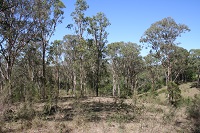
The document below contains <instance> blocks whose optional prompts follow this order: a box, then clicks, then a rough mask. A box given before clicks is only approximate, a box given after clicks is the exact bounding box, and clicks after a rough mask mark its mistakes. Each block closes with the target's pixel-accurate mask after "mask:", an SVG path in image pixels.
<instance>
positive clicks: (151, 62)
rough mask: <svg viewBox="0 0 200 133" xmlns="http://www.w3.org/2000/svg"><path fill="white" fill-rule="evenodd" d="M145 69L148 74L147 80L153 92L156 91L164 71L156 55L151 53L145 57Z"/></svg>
mask: <svg viewBox="0 0 200 133" xmlns="http://www.w3.org/2000/svg"><path fill="white" fill-rule="evenodd" d="M144 61H145V69H146V72H147V73H148V74H147V75H146V79H147V80H148V81H149V80H150V82H151V90H152V91H155V90H156V88H157V87H156V82H157V81H158V80H159V79H161V77H160V75H161V74H162V70H161V69H160V65H161V64H160V61H159V60H158V59H157V58H156V55H154V54H152V53H150V54H148V55H147V56H145V57H144Z"/></svg>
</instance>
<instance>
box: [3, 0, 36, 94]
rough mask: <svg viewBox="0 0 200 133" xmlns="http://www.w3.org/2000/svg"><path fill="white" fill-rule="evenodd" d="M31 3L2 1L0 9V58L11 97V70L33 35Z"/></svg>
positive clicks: (33, 25)
mask: <svg viewBox="0 0 200 133" xmlns="http://www.w3.org/2000/svg"><path fill="white" fill-rule="evenodd" d="M32 7H33V1H31V0H19V1H13V0H3V1H1V8H0V56H1V58H3V60H4V61H5V63H6V68H5V69H4V68H3V69H4V70H5V71H3V70H2V67H3V66H2V65H1V72H2V73H4V72H5V73H4V74H3V76H4V79H5V80H6V82H7V83H8V85H9V87H8V93H9V95H10V96H11V95H12V84H11V77H12V69H13V65H14V63H15V60H16V58H17V56H18V55H19V53H20V52H21V50H22V49H23V48H24V46H25V45H26V44H27V43H29V42H30V41H31V40H32V38H34V36H35V34H34V33H33V31H34V28H35V25H36V23H35V20H34V19H33V17H32V13H33V8H32Z"/></svg>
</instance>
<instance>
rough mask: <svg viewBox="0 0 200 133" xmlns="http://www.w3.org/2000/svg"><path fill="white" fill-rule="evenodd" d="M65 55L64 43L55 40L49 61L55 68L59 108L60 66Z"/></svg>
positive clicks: (56, 96)
mask: <svg viewBox="0 0 200 133" xmlns="http://www.w3.org/2000/svg"><path fill="white" fill-rule="evenodd" d="M62 53H63V47H62V41H61V40H55V41H53V42H52V43H51V46H50V50H49V54H48V55H49V61H50V62H51V64H52V65H53V68H55V69H54V70H55V74H54V79H56V87H55V88H56V91H55V92H56V94H55V102H56V107H57V102H58V96H59V90H60V75H61V72H60V64H61V55H62Z"/></svg>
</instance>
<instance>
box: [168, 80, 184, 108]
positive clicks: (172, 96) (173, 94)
mask: <svg viewBox="0 0 200 133" xmlns="http://www.w3.org/2000/svg"><path fill="white" fill-rule="evenodd" d="M168 94H169V102H170V103H171V104H172V105H173V106H175V107H177V106H178V105H179V104H180V101H181V90H180V89H179V87H178V85H177V84H176V83H174V82H169V83H168Z"/></svg>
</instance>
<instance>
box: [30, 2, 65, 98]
mask: <svg viewBox="0 0 200 133" xmlns="http://www.w3.org/2000/svg"><path fill="white" fill-rule="evenodd" d="M63 8H65V5H64V4H63V3H62V1H60V0H46V1H41V0H35V1H34V6H33V9H34V11H35V12H34V15H33V16H34V20H35V21H36V22H37V30H36V32H37V41H38V42H39V43H40V44H41V49H42V82H43V87H42V97H43V99H45V97H46V94H45V85H46V51H47V46H48V45H49V40H50V38H51V37H52V35H53V33H54V31H55V28H56V26H57V24H58V23H61V22H62V19H63V14H64V12H63ZM41 9H42V10H41Z"/></svg>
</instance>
